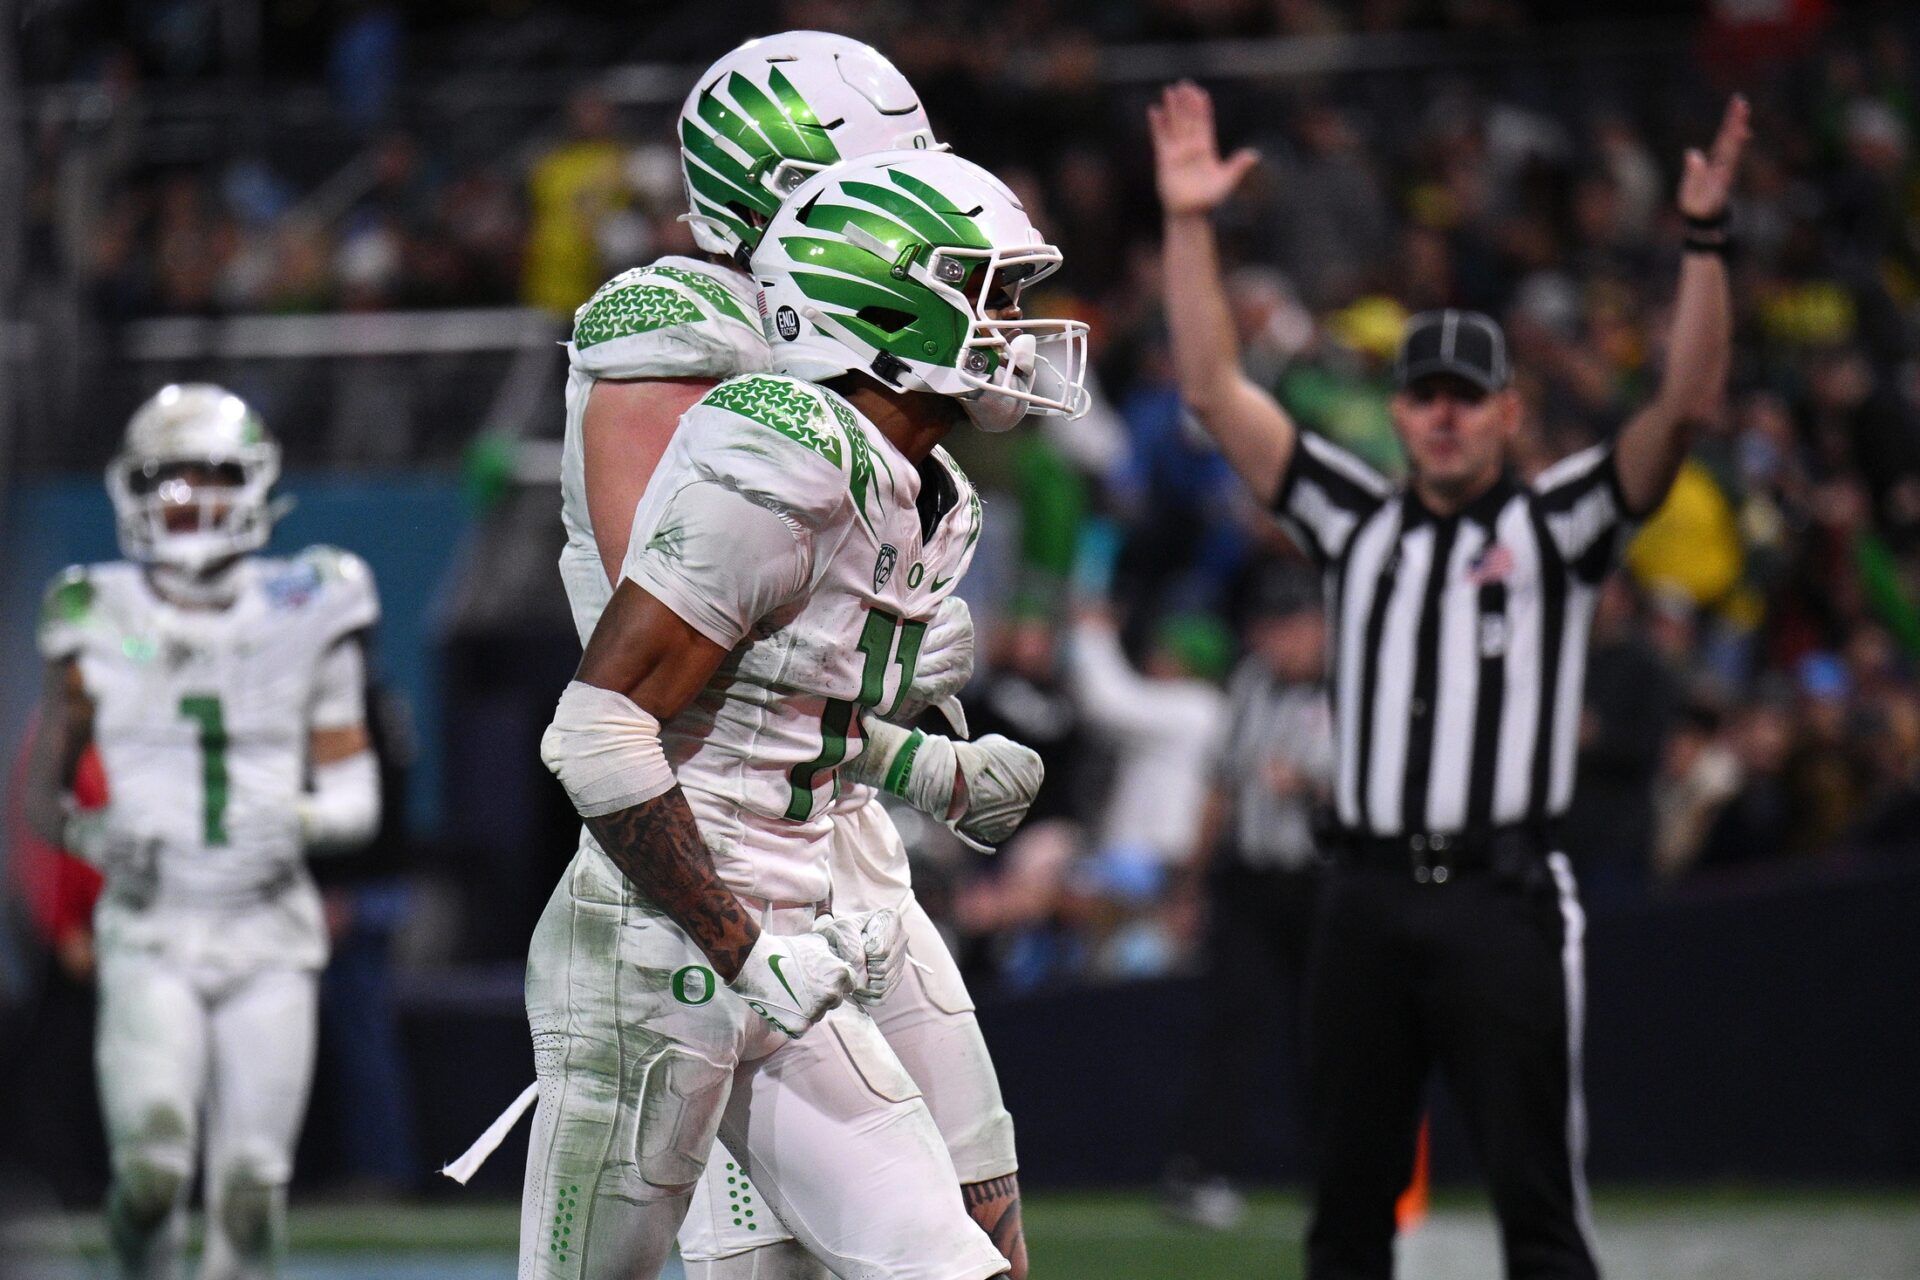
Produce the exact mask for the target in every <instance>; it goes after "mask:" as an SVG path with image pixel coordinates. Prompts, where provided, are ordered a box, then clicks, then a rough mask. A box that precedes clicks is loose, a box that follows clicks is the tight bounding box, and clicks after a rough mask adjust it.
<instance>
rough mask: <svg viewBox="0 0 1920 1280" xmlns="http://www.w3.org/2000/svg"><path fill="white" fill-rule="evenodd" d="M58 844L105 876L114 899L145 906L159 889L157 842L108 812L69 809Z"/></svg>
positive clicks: (152, 837) (104, 810)
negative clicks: (118, 898) (122, 899)
mask: <svg viewBox="0 0 1920 1280" xmlns="http://www.w3.org/2000/svg"><path fill="white" fill-rule="evenodd" d="M60 844H61V846H62V847H63V848H65V849H66V851H67V852H68V853H71V854H72V855H73V856H74V857H76V858H79V859H80V860H81V861H82V862H85V863H88V864H89V865H91V866H92V867H93V868H94V869H95V870H96V871H98V872H99V873H100V874H101V875H102V876H104V877H105V878H106V881H107V888H108V889H109V890H110V891H111V892H112V893H113V894H114V895H115V896H116V897H120V898H124V899H126V900H127V901H129V902H132V903H135V904H138V905H144V904H145V903H146V902H148V901H149V900H150V899H151V898H152V897H153V892H154V890H155V889H156V888H158V887H159V882H160V866H159V864H160V840H159V838H158V837H157V836H149V835H142V834H141V833H139V832H137V831H134V830H132V829H131V828H130V827H128V826H126V825H125V824H124V823H122V822H120V821H118V820H117V819H116V818H115V816H114V812H113V810H112V809H111V808H106V809H70V810H69V811H68V813H67V823H66V827H65V829H64V831H63V832H62V834H61V838H60Z"/></svg>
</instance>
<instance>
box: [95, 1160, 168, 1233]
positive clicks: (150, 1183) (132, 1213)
mask: <svg viewBox="0 0 1920 1280" xmlns="http://www.w3.org/2000/svg"><path fill="white" fill-rule="evenodd" d="M186 1186H187V1162H186V1160H185V1159H180V1160H177V1161H175V1160H169V1159H166V1158H164V1157H161V1158H154V1157H151V1156H149V1155H147V1154H146V1153H140V1154H137V1155H133V1156H130V1157H128V1158H127V1159H126V1160H123V1161H121V1162H119V1165H118V1168H116V1169H115V1171H114V1178H113V1204H112V1209H113V1216H114V1217H115V1218H117V1219H119V1220H120V1221H122V1222H123V1223H125V1224H126V1225H127V1226H129V1227H131V1228H133V1229H134V1230H136V1231H151V1230H153V1229H154V1228H156V1227H158V1226H159V1225H160V1224H161V1223H163V1222H165V1221H166V1220H167V1215H168V1214H170V1213H172V1212H173V1206H174V1205H175V1204H177V1203H179V1201H180V1195H181V1193H182V1192H183V1191H185V1190H186Z"/></svg>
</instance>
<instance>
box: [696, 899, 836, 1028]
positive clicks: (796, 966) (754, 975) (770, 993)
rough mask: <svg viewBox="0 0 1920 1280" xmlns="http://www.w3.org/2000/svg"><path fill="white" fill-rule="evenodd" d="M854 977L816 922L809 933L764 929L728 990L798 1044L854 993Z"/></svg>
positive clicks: (729, 984)
mask: <svg viewBox="0 0 1920 1280" xmlns="http://www.w3.org/2000/svg"><path fill="white" fill-rule="evenodd" d="M855 978H856V975H855V973H854V971H853V966H852V965H850V964H848V963H847V962H846V961H845V960H842V959H841V958H840V957H839V956H837V955H835V954H834V947H833V943H832V941H830V940H829V939H828V938H827V937H826V935H825V934H824V933H823V932H822V931H821V928H820V925H819V924H818V923H816V924H815V925H814V931H813V932H811V933H788V934H776V933H768V932H767V931H766V930H764V929H762V930H761V931H760V938H759V940H758V941H756V942H755V943H754V944H753V950H751V951H749V952H747V959H746V963H744V964H742V965H741V966H740V972H739V973H736V974H734V975H733V981H732V982H729V983H728V984H727V985H728V986H729V987H732V988H733V990H734V991H735V993H737V994H738V995H739V996H740V998H741V999H743V1000H745V1001H746V1002H747V1007H748V1008H749V1009H752V1010H753V1011H754V1012H755V1013H757V1014H759V1015H760V1016H761V1017H763V1018H765V1019H766V1020H767V1021H768V1022H771V1023H772V1024H773V1025H774V1026H775V1027H776V1028H777V1029H779V1030H780V1031H782V1032H785V1033H786V1034H787V1035H790V1036H792V1037H793V1038H794V1039H796V1040H797V1039H799V1038H800V1036H801V1035H802V1034H803V1033H805V1031H806V1029H807V1028H808V1027H810V1026H812V1025H813V1024H814V1023H816V1022H818V1021H820V1019H821V1018H822V1017H823V1016H824V1015H825V1014H826V1012H827V1010H829V1009H831V1008H833V1006H835V1005H837V1004H839V1003H840V1002H841V1001H842V1000H845V999H846V998H847V996H848V995H849V994H851V993H852V991H853V987H854V981H855Z"/></svg>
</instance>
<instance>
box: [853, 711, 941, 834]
mask: <svg viewBox="0 0 1920 1280" xmlns="http://www.w3.org/2000/svg"><path fill="white" fill-rule="evenodd" d="M862 723H863V725H864V727H865V729H866V737H867V745H866V749H865V750H863V751H862V752H861V753H860V754H859V755H858V756H856V757H854V759H853V761H852V763H850V764H849V765H848V766H847V776H848V778H849V780H850V781H853V782H864V783H866V784H867V785H868V786H873V787H878V788H880V789H881V790H882V791H885V792H886V793H887V794H889V795H895V796H899V797H900V798H901V799H902V800H905V801H906V802H907V803H908V804H910V805H912V806H913V807H914V808H916V809H918V810H920V812H922V813H926V814H931V815H932V816H934V817H935V818H938V819H939V820H940V821H942V822H945V821H946V820H947V815H948V812H949V811H950V810H951V809H952V808H953V782H954V777H955V774H956V771H957V763H956V761H957V758H956V756H955V754H954V749H953V741H952V739H949V738H943V737H940V736H939V735H937V734H930V733H922V732H920V730H918V729H902V728H901V727H900V726H899V725H897V724H891V723H889V722H887V721H885V720H882V719H880V718H879V717H878V716H867V717H864V718H863V720H862Z"/></svg>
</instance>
